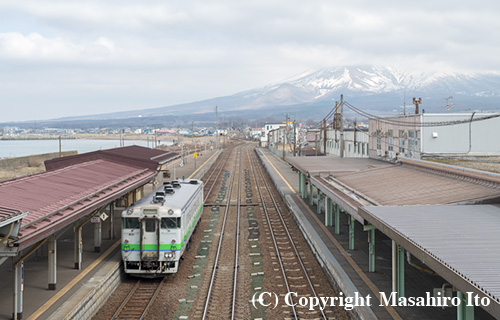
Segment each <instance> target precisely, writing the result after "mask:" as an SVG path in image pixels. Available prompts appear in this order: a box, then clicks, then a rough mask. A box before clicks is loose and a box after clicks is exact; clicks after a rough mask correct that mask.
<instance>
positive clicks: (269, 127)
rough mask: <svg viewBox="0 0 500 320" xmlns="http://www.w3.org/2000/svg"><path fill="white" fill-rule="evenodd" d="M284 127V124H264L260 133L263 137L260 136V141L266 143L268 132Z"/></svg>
mask: <svg viewBox="0 0 500 320" xmlns="http://www.w3.org/2000/svg"><path fill="white" fill-rule="evenodd" d="M290 124H291V123H290ZM284 126H286V123H285V122H279V123H266V124H264V128H263V131H262V132H263V135H262V138H261V139H260V141H262V142H267V139H268V138H269V132H270V131H272V130H276V129H278V128H280V127H284ZM292 126H293V124H292Z"/></svg>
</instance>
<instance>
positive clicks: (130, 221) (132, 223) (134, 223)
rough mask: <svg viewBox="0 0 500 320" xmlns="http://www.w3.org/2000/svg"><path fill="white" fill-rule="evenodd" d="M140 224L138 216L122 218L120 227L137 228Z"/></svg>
mask: <svg viewBox="0 0 500 320" xmlns="http://www.w3.org/2000/svg"><path fill="white" fill-rule="evenodd" d="M140 226H141V224H140V223H139V218H123V219H122V229H139V228H140Z"/></svg>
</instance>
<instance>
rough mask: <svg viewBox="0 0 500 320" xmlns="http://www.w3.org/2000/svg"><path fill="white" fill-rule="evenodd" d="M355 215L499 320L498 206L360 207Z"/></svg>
mask: <svg viewBox="0 0 500 320" xmlns="http://www.w3.org/2000/svg"><path fill="white" fill-rule="evenodd" d="M359 214H360V215H361V216H362V217H363V218H364V219H365V220H367V221H368V222H369V223H371V224H372V225H374V226H375V227H376V228H377V229H379V230H380V231H381V232H383V233H384V234H386V235H387V236H388V237H390V238H391V239H393V240H394V241H396V242H397V243H398V244H399V245H401V246H403V247H404V248H405V249H406V250H407V251H409V252H410V253H411V254H412V255H414V256H415V257H416V258H418V259H420V260H421V261H422V262H423V263H425V264H426V265H428V266H429V267H430V268H432V270H434V271H435V272H436V273H438V274H439V275H440V276H441V277H442V278H444V279H445V280H446V281H448V282H449V283H450V284H452V285H453V286H455V287H456V288H458V290H460V291H462V292H463V293H466V292H472V293H473V295H476V294H477V295H479V296H480V297H488V298H489V299H491V304H490V305H489V306H487V307H484V309H485V310H487V311H488V312H489V313H490V314H492V315H493V316H494V317H496V318H497V319H500V281H499V279H500V233H499V227H498V226H500V205H436V206H376V207H360V208H359Z"/></svg>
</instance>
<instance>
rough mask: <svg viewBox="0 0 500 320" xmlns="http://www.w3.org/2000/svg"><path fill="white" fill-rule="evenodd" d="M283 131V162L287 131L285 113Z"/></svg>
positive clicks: (286, 116)
mask: <svg viewBox="0 0 500 320" xmlns="http://www.w3.org/2000/svg"><path fill="white" fill-rule="evenodd" d="M284 129H285V130H283V160H285V155H286V153H285V146H286V134H287V131H288V114H287V113H285V128H284Z"/></svg>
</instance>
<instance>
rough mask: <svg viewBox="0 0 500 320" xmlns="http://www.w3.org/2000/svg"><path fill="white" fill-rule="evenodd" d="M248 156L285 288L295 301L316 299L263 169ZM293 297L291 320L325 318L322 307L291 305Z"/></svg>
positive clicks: (251, 156) (253, 155) (309, 279)
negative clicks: (294, 294)
mask: <svg viewBox="0 0 500 320" xmlns="http://www.w3.org/2000/svg"><path fill="white" fill-rule="evenodd" d="M248 157H249V160H250V164H251V168H252V172H253V175H254V179H255V182H256V187H257V190H258V194H259V198H260V201H261V204H262V209H263V211H264V214H265V220H266V221H267V225H268V228H269V233H270V235H271V238H272V243H273V245H274V250H275V253H276V257H277V259H278V264H279V267H280V272H281V274H282V278H283V282H284V285H285V288H286V291H287V292H294V293H296V297H295V298H296V300H297V299H299V298H300V297H311V296H312V297H316V298H318V294H317V292H316V290H315V288H314V285H313V283H312V281H311V277H310V275H309V273H308V270H307V268H306V266H305V264H304V262H303V260H302V257H301V254H300V252H299V251H298V249H297V247H296V245H295V241H294V239H293V238H292V236H291V233H290V231H289V228H288V226H287V222H286V221H285V219H284V216H283V214H282V212H281V209H280V208H279V205H278V203H277V201H276V199H275V198H274V196H273V192H272V189H271V187H270V185H269V184H268V182H267V181H266V179H265V176H264V173H263V170H262V168H261V166H260V165H259V164H258V163H257V160H256V156H255V154H254V153H252V154H251V153H250V152H249V153H248ZM293 300H294V299H293V297H292V305H291V308H290V309H291V310H290V311H291V312H290V313H291V314H290V315H291V316H292V317H293V319H328V317H327V316H326V314H325V312H324V311H323V310H321V309H315V310H309V309H308V308H304V307H302V308H300V307H298V306H294V303H295V302H296V301H293Z"/></svg>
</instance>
